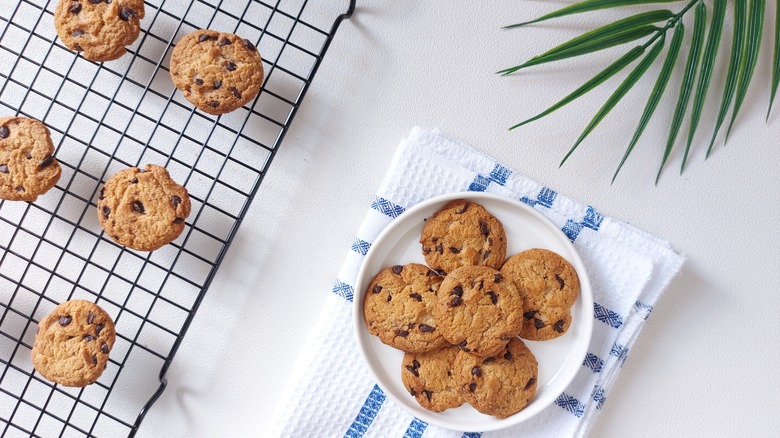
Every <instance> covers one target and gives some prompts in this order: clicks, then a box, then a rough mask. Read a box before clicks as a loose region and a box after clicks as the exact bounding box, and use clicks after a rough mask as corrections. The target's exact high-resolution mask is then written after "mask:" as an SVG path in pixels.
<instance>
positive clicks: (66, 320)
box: [57, 315, 73, 327]
mask: <svg viewBox="0 0 780 438" xmlns="http://www.w3.org/2000/svg"><path fill="white" fill-rule="evenodd" d="M71 321H73V317H71V316H70V315H65V316H60V319H58V320H57V322H59V323H60V325H61V326H63V327H65V326H66V325H68V324H70V322H71Z"/></svg>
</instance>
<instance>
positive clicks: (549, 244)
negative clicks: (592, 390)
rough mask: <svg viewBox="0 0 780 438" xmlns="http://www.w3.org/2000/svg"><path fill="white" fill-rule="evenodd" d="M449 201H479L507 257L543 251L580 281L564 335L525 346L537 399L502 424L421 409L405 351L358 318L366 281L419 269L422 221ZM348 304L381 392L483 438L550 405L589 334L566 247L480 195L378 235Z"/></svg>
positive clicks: (543, 223) (526, 213)
mask: <svg viewBox="0 0 780 438" xmlns="http://www.w3.org/2000/svg"><path fill="white" fill-rule="evenodd" d="M453 199H469V200H471V201H473V202H476V203H479V204H481V205H482V206H484V207H485V208H486V209H487V210H488V211H489V212H490V213H492V214H493V215H494V216H496V217H497V218H498V219H499V220H500V221H501V222H502V223H503V225H504V230H505V231H506V235H507V257H509V256H510V255H513V254H516V253H518V252H520V251H523V250H526V249H529V248H545V249H549V250H551V251H555V252H557V253H558V254H560V255H561V256H563V257H564V258H565V259H566V260H568V261H569V263H571V264H572V266H574V269H575V270H576V271H577V275H578V276H579V280H580V288H581V291H580V296H579V298H578V299H577V301H576V302H575V303H574V307H573V308H572V324H571V326H570V327H569V330H568V331H567V332H566V333H565V334H564V335H563V336H561V337H559V338H556V339H553V340H550V341H543V342H531V341H525V343H526V345H528V347H529V348H530V349H531V351H532V352H533V353H534V355H535V356H536V359H537V361H538V362H539V376H538V384H537V390H536V396H535V397H534V399H533V400H532V401H531V403H530V404H529V405H528V406H526V407H525V408H524V409H523V410H522V411H520V412H518V413H517V414H515V415H512V416H510V417H509V418H505V419H503V420H500V419H498V418H495V417H493V416H489V415H484V414H481V413H479V412H477V411H476V410H475V409H474V408H472V407H471V406H469V405H468V404H464V405H463V406H460V407H458V408H455V409H448V410H446V411H444V412H432V411H429V410H427V409H425V408H423V407H421V406H420V405H419V404H418V403H417V401H416V400H415V399H414V397H412V396H411V395H409V392H408V391H407V390H406V388H404V385H403V383H402V382H401V360H402V358H403V352H402V351H400V350H396V349H395V348H392V347H390V346H387V345H385V344H383V343H382V342H380V341H379V338H377V337H376V336H372V335H370V334H369V333H368V331H367V330H366V325H365V321H364V319H363V296H364V293H365V289H366V287H367V286H368V284H369V283H370V282H371V279H372V278H373V277H374V275H376V273H378V272H379V271H380V270H382V269H383V268H385V267H387V266H392V265H404V264H407V263H411V262H417V263H422V264H425V259H424V258H423V255H422V247H421V246H420V242H419V240H420V233H421V232H422V227H423V222H424V220H425V219H426V218H429V217H431V216H432V215H433V214H434V213H435V212H437V211H438V210H439V209H441V208H442V207H443V206H444V205H445V204H446V203H447V202H449V201H451V200H453ZM354 306H355V307H354V312H353V313H354V318H353V320H354V321H353V322H354V328H355V335H356V337H357V343H358V347H359V349H360V351H361V353H362V355H363V357H364V359H365V360H366V363H367V364H368V367H369V369H370V370H371V372H372V373H373V374H374V377H375V378H376V380H377V383H378V384H379V386H380V387H381V388H382V390H383V391H384V392H385V393H386V394H387V395H388V396H389V397H390V398H391V399H393V400H394V401H395V402H396V403H398V404H399V405H400V406H402V407H404V408H405V409H406V410H407V411H409V412H410V413H411V414H412V415H414V416H416V417H417V418H419V419H421V420H423V421H426V422H428V423H430V424H436V425H438V426H442V427H445V428H448V429H453V430H458V431H470V432H485V431H490V430H497V429H502V428H505V427H509V426H513V425H516V424H519V423H522V422H523V421H525V420H527V419H529V418H531V417H533V416H534V415H536V414H537V413H539V412H540V411H541V410H542V409H544V408H545V407H547V406H548V405H550V403H552V402H553V401H554V400H555V399H556V398H557V397H558V396H559V395H560V394H561V393H562V392H563V391H564V390H565V388H566V387H567V386H568V385H569V383H570V382H571V380H572V379H573V378H574V375H575V374H576V373H577V371H578V370H579V369H580V368H581V367H582V361H583V359H584V358H585V354H586V350H587V347H588V344H589V343H590V336H591V332H592V329H593V316H592V315H593V295H592V293H591V289H590V282H589V280H588V275H587V273H586V272H585V267H584V266H583V264H582V260H581V259H580V257H579V254H578V253H577V251H576V250H575V249H574V245H572V243H571V241H570V240H569V239H568V238H567V237H566V235H565V234H563V232H562V231H561V230H559V229H558V228H557V227H556V226H555V225H554V224H553V223H552V222H550V221H549V220H548V219H547V218H545V217H544V216H543V215H542V214H541V213H539V212H537V211H536V210H534V209H533V208H531V207H530V206H528V205H526V204H524V203H522V202H520V201H515V200H512V199H508V198H505V197H501V196H497V195H492V194H489V193H481V192H465V193H452V194H449V195H444V196H439V197H435V198H431V199H428V200H426V201H423V202H420V203H419V204H417V205H415V206H414V207H412V208H410V209H409V210H407V211H405V212H404V213H403V214H402V215H401V216H399V217H398V218H397V219H396V220H394V221H393V222H391V223H390V225H388V226H387V227H386V228H385V229H384V230H382V232H381V233H380V234H379V236H378V237H377V239H376V240H375V241H374V243H373V244H372V245H371V249H370V250H369V252H368V254H366V258H365V260H364V261H363V266H362V267H361V269H360V272H359V273H358V278H357V284H356V288H355V298H354Z"/></svg>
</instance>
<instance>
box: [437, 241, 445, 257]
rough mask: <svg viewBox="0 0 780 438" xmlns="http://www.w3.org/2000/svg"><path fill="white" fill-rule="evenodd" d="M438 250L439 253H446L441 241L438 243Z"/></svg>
mask: <svg viewBox="0 0 780 438" xmlns="http://www.w3.org/2000/svg"><path fill="white" fill-rule="evenodd" d="M436 252H438V253H439V254H444V248H443V247H442V246H441V243H440V244H438V245H436Z"/></svg>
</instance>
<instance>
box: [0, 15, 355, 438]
mask: <svg viewBox="0 0 780 438" xmlns="http://www.w3.org/2000/svg"><path fill="white" fill-rule="evenodd" d="M9 3H10V4H9ZM14 3H15V4H14ZM56 3H57V0H50V1H46V0H35V1H29V0H11V1H10V2H9V1H8V0H6V1H4V2H3V7H2V8H0V117H4V116H13V115H22V116H26V117H33V118H36V119H39V120H41V121H43V122H44V123H45V124H46V125H47V126H48V127H49V129H50V131H51V133H52V139H53V141H54V144H55V146H56V148H57V152H56V156H57V159H58V160H59V162H60V164H61V165H62V177H61V179H60V181H59V183H58V184H57V186H56V187H54V188H53V189H51V190H50V191H49V192H47V193H46V194H44V195H42V196H40V197H39V198H38V200H37V201H36V202H35V203H27V202H12V201H0V436H3V437H16V436H41V437H52V436H108V437H116V436H128V435H129V436H133V435H135V433H136V431H137V430H138V427H139V426H140V424H141V421H142V420H143V418H144V415H145V414H146V412H147V410H148V409H149V408H150V407H151V405H152V404H153V403H154V402H155V401H156V400H157V398H158V397H159V396H160V395H161V394H162V392H163V390H164V389H165V385H166V378H165V374H166V372H167V370H168V367H169V365H170V363H171V360H172V359H173V357H174V355H175V354H176V350H177V349H178V347H179V344H180V343H181V341H182V339H183V337H184V335H185V333H186V332H187V328H188V327H189V325H190V322H191V321H192V318H193V317H194V315H195V313H196V311H197V309H198V306H199V304H200V302H201V299H202V298H203V296H204V294H205V292H206V290H207V289H208V287H209V284H210V283H211V281H212V279H213V278H214V275H215V274H216V271H217V269H218V268H219V265H220V263H221V261H222V259H223V257H224V255H225V253H226V251H227V249H228V247H229V246H230V243H231V241H232V239H233V237H234V235H235V233H236V231H237V229H238V227H239V225H240V223H241V221H242V220H243V218H244V216H245V214H246V212H247V209H248V207H249V204H250V202H251V201H252V199H253V198H254V196H255V193H257V190H258V188H259V186H260V183H261V182H262V180H263V177H264V176H265V174H266V172H267V170H268V167H269V165H270V164H271V161H272V160H273V158H274V155H275V154H276V151H277V149H278V147H279V144H280V143H281V141H282V139H283V138H284V136H285V134H286V132H287V130H288V128H289V127H290V123H291V122H292V119H293V117H294V116H295V113H296V111H297V110H298V108H299V106H300V104H301V101H302V100H303V97H304V95H305V93H306V91H307V89H308V87H309V85H310V83H311V81H312V79H313V77H314V75H315V73H316V71H317V69H318V67H319V65H320V62H321V61H322V59H323V56H324V55H325V52H326V51H327V49H328V46H329V45H330V42H331V39H332V38H333V35H334V33H335V32H336V30H337V29H338V27H339V24H340V23H341V22H342V21H343V20H344V19H345V18H348V17H349V16H350V15H351V14H352V11H353V10H354V8H355V1H354V0H352V1H350V0H341V1H335V2H334V1H330V2H324V1H321V0H320V1H313V2H309V1H308V0H275V1H270V0H268V1H263V0H260V1H258V0H222V1H216V0H214V1H205V0H195V1H192V0H149V1H146V8H145V10H146V17H145V18H144V19H143V20H142V21H141V26H142V32H141V35H140V37H139V38H138V40H137V41H136V42H135V44H133V45H132V46H131V47H129V48H128V52H129V53H128V54H126V55H125V56H123V57H122V58H120V59H119V60H116V61H111V62H107V63H103V64H99V63H94V62H91V61H87V60H85V59H83V58H82V57H80V56H77V54H76V53H74V52H72V51H70V50H68V49H67V48H66V47H65V46H63V45H62V43H61V42H60V41H59V40H58V39H57V38H56V32H55V30H54V20H53V16H52V13H53V11H54V8H55V6H56ZM334 3H338V4H334ZM199 28H208V29H215V30H220V31H227V32H231V33H236V34H238V35H240V36H242V37H244V38H247V39H249V40H250V41H253V42H255V43H256V44H255V45H256V46H257V47H258V49H259V50H260V53H261V55H262V57H263V63H264V69H265V72H266V78H265V80H264V83H263V87H262V89H261V92H260V95H259V96H258V98H257V99H256V100H255V101H254V102H252V103H251V104H248V105H247V106H244V107H243V108H240V109H238V110H236V111H233V112H231V113H229V114H226V115H223V116H221V117H218V118H217V117H213V116H209V115H207V114H204V113H202V112H200V111H196V110H194V109H193V107H192V105H190V104H189V103H188V102H187V101H186V100H184V98H183V97H182V95H181V93H179V92H178V91H177V90H176V89H175V88H174V86H173V84H172V82H171V80H170V76H169V72H168V62H169V60H170V54H171V51H172V49H173V46H174V45H175V42H176V41H178V39H179V38H181V36H183V35H185V34H186V33H189V32H191V31H193V30H196V29H199ZM147 163H155V164H160V165H163V166H165V167H167V169H168V171H169V172H170V173H171V176H172V177H173V179H174V180H176V181H177V182H179V183H182V184H184V185H185V186H186V187H187V190H188V191H189V194H190V198H191V200H192V213H191V215H190V217H189V218H188V219H187V222H186V228H185V230H184V233H182V235H181V236H180V237H179V238H178V239H177V240H176V241H175V242H174V243H172V244H170V245H166V246H165V247H163V248H162V249H160V250H157V251H154V252H152V253H142V252H136V251H133V250H127V249H125V248H123V247H121V246H119V245H117V244H115V243H114V242H113V241H112V240H111V239H110V238H109V237H108V236H106V235H105V234H104V233H103V232H102V229H101V227H100V225H99V223H98V220H97V213H96V212H95V205H96V196H97V195H96V194H97V192H98V190H99V187H100V186H102V183H103V182H104V181H105V180H106V179H107V178H109V177H110V176H111V175H113V174H114V173H115V172H116V171H118V170H120V169H122V168H125V167H128V166H139V165H141V166H142V165H144V164H147ZM74 298H81V299H86V300H90V301H95V302H98V303H99V304H100V305H101V307H103V308H104V309H105V310H106V311H108V313H109V314H110V315H111V316H112V317H113V319H114V321H115V323H116V328H117V341H116V344H115V346H114V348H113V350H112V351H111V356H110V360H109V364H108V368H107V369H106V371H105V372H104V373H103V375H102V376H101V377H100V379H99V380H98V381H97V382H96V383H94V384H92V385H89V386H87V387H85V388H65V387H61V386H58V385H53V384H52V383H50V382H48V381H47V380H45V379H43V378H42V377H41V376H40V375H39V374H37V373H35V372H34V370H33V368H32V364H31V359H30V352H31V348H32V344H33V343H34V339H35V333H36V330H37V323H38V321H39V320H40V319H42V318H43V317H44V316H45V315H47V314H48V313H49V312H50V311H52V310H53V308H54V307H55V306H56V305H57V304H59V303H60V302H62V301H65V300H68V299H74Z"/></svg>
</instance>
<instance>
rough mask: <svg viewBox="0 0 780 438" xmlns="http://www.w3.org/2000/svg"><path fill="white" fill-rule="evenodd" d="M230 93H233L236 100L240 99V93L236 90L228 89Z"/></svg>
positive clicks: (234, 88)
mask: <svg viewBox="0 0 780 438" xmlns="http://www.w3.org/2000/svg"><path fill="white" fill-rule="evenodd" d="M230 92H231V93H233V97H235V98H236V99H241V93H239V92H238V88H236V87H230Z"/></svg>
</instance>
